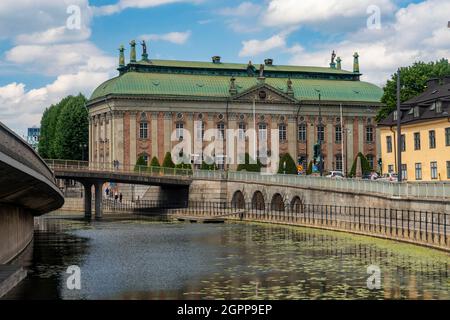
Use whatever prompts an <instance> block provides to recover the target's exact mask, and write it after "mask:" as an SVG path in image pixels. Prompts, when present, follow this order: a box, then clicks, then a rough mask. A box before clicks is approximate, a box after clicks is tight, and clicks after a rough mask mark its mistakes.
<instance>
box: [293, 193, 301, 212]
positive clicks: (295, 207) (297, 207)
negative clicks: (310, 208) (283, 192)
mask: <svg viewBox="0 0 450 320" xmlns="http://www.w3.org/2000/svg"><path fill="white" fill-rule="evenodd" d="M303 205H304V203H303V200H302V198H300V196H295V197H294V198H292V200H291V210H292V211H294V212H303Z"/></svg>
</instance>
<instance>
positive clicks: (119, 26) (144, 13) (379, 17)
mask: <svg viewBox="0 0 450 320" xmlns="http://www.w3.org/2000/svg"><path fill="white" fill-rule="evenodd" d="M71 5H75V6H76V8H78V9H79V13H80V16H79V18H80V19H79V22H80V25H79V26H77V27H76V28H72V29H71V28H69V27H68V23H67V20H68V19H70V18H71V17H74V16H76V17H78V15H77V13H76V12H74V11H71V12H70V13H67V9H68V8H69V7H70V6H71ZM448 12H450V1H448V0H422V1H421V0H414V1H408V0H359V1H356V0H301V1H300V0H260V1H257V0H253V1H242V0H227V1H225V0H60V1H54V0H39V1H35V2H31V1H27V0H2V1H1V3H0V121H2V122H4V123H6V124H7V125H8V126H10V127H12V129H14V130H16V131H17V132H19V133H20V134H23V133H24V132H25V129H26V128H27V127H28V126H32V125H38V124H39V121H40V116H41V113H42V111H43V110H44V109H45V107H47V106H49V105H50V104H52V103H55V102H57V101H58V100H59V99H61V98H62V97H64V96H66V95H68V94H77V93H78V92H82V93H84V94H86V95H87V96H89V95H90V93H91V92H92V90H93V89H95V87H96V86H98V85H99V84H100V83H101V82H103V81H105V80H106V79H108V78H110V77H112V76H114V75H116V74H117V72H116V71H115V68H116V64H117V56H118V51H117V48H118V47H119V45H120V44H124V45H125V46H126V47H127V48H128V47H129V46H128V43H129V41H130V40H131V39H136V40H137V41H138V40H139V39H142V38H143V39H147V42H148V47H149V53H150V58H158V59H180V60H201V61H205V60H206V61H209V60H210V58H211V56H213V55H220V56H221V57H222V60H223V61H230V62H247V61H249V60H252V61H253V62H254V63H260V62H262V61H263V60H264V59H265V58H268V57H270V58H273V59H274V60H275V64H295V65H316V66H327V65H328V63H329V60H330V54H331V51H332V50H336V52H337V55H338V56H340V57H341V58H342V59H343V67H344V68H345V69H351V68H352V54H353V53H354V52H355V51H357V52H359V54H360V64H361V72H362V73H363V74H364V76H363V80H364V81H369V82H373V83H375V84H377V85H380V86H382V85H383V84H384V83H385V81H386V80H387V78H388V77H389V76H390V74H392V73H393V72H394V71H395V70H396V69H397V68H398V67H399V66H403V65H409V64H411V63H412V62H414V61H417V60H423V61H431V60H436V59H439V58H442V57H445V58H448V57H449V56H450V29H448V28H447V22H448V20H450V16H448ZM71 21H72V22H73V20H71ZM138 52H139V53H140V48H139V51H138ZM127 53H129V51H127Z"/></svg>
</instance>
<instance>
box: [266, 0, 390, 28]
mask: <svg viewBox="0 0 450 320" xmlns="http://www.w3.org/2000/svg"><path fill="white" fill-rule="evenodd" d="M370 5H376V6H378V7H379V8H380V9H381V11H382V12H383V13H388V12H392V11H393V10H394V9H395V5H394V3H393V1H392V0H358V1H355V0H302V1H298V0H271V1H270V3H269V5H268V7H267V10H266V11H265V13H264V14H263V18H262V22H263V24H265V25H268V26H282V25H293V24H295V25H296V24H311V23H317V22H326V21H329V20H331V19H334V21H335V24H336V25H339V24H340V23H341V21H339V19H340V18H354V17H361V16H364V17H365V16H368V15H367V12H366V11H367V8H368V7H369V6H370Z"/></svg>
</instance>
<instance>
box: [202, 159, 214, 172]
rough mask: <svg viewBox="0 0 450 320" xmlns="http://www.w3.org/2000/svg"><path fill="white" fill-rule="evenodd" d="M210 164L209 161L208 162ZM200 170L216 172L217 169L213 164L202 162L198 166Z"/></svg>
mask: <svg viewBox="0 0 450 320" xmlns="http://www.w3.org/2000/svg"><path fill="white" fill-rule="evenodd" d="M208 162H210V161H208ZM200 170H217V167H216V165H215V164H214V163H212V164H207V163H206V161H202V164H201V166H200Z"/></svg>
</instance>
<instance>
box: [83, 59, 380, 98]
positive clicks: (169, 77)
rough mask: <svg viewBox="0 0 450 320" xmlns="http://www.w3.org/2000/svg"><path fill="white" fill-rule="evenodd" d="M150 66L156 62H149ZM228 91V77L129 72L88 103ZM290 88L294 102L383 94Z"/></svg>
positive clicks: (349, 84)
mask: <svg viewBox="0 0 450 320" xmlns="http://www.w3.org/2000/svg"><path fill="white" fill-rule="evenodd" d="M152 63H153V64H154V63H158V62H157V61H152ZM199 63H200V62H199ZM173 64H174V65H179V66H180V67H182V66H181V65H182V64H191V62H179V61H176V62H175V61H174V62H173ZM164 65H165V66H167V61H165V62H164ZM230 65H231V64H230ZM233 65H234V64H233ZM267 68H269V67H267ZM272 68H313V69H316V67H280V66H274V67H272ZM317 69H322V68H317ZM323 69H328V68H323ZM328 70H331V69H328ZM336 71H339V70H336ZM342 72H346V71H342ZM265 83H266V84H268V85H270V86H272V87H274V88H276V89H278V90H280V91H282V92H287V79H286V78H266V79H265ZM235 84H236V87H237V91H238V94H239V93H242V92H244V91H245V90H248V89H250V88H252V87H254V86H256V85H258V84H259V82H258V78H257V77H247V76H246V77H242V76H240V77H236V81H235ZM229 88H230V77H228V76H212V75H198V74H171V73H152V72H133V71H128V72H125V73H123V74H122V75H120V76H118V77H116V78H113V79H111V80H108V81H106V82H105V83H103V84H102V85H100V86H99V87H98V88H97V89H96V90H95V91H94V93H93V94H92V96H91V100H95V99H98V98H101V97H105V96H107V95H150V96H151V95H155V96H179V97H183V96H184V97H204V98H208V97H215V98H220V97H223V98H226V97H229V96H230V93H229ZM292 88H293V91H294V95H295V98H296V99H299V100H317V98H318V93H317V91H316V90H320V92H321V97H322V99H323V100H330V101H353V102H356V101H361V102H380V99H381V96H382V90H381V89H380V88H379V87H377V86H375V85H373V84H370V83H367V82H362V81H356V80H315V79H292Z"/></svg>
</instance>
